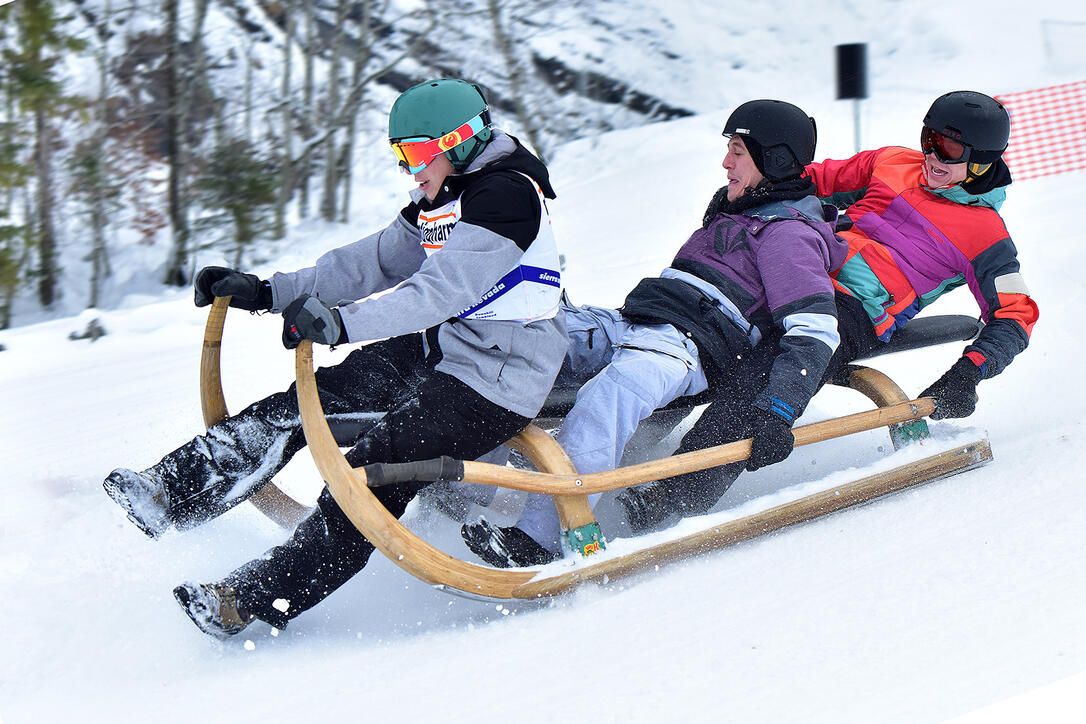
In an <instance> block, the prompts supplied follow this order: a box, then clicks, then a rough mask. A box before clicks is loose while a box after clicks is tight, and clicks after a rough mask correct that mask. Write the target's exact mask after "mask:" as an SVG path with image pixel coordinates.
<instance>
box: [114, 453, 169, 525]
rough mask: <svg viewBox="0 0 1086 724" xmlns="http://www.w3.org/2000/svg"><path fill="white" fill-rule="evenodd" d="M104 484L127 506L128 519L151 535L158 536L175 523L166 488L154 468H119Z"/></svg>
mask: <svg viewBox="0 0 1086 724" xmlns="http://www.w3.org/2000/svg"><path fill="white" fill-rule="evenodd" d="M102 487H103V488H105V490H106V494H107V495H109V497H110V498H112V499H113V502H114V503H116V504H117V505H119V506H121V507H122V508H123V509H124V512H125V513H127V514H128V519H129V520H130V521H132V522H133V523H135V524H136V527H137V528H139V529H140V530H142V531H143V532H144V533H146V534H147V535H148V536H150V537H151V538H158V537H159V536H160V535H162V534H163V533H164V532H166V529H167V528H169V527H170V525H171V524H172V521H171V520H170V516H169V507H170V499H169V496H168V495H167V493H166V487H165V486H164V485H163V484H162V480H161V479H160V478H159V477H158V476H157V475H155V474H154V473H153V472H152V471H150V470H147V471H144V472H143V473H137V472H134V471H132V470H126V469H125V468H118V469H116V470H114V471H113V472H112V473H110V474H109V477H107V478H106V479H105V482H103V483H102Z"/></svg>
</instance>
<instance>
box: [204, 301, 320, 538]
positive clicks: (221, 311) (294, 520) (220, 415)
mask: <svg viewBox="0 0 1086 724" xmlns="http://www.w3.org/2000/svg"><path fill="white" fill-rule="evenodd" d="M229 308H230V297H215V301H214V302H213V303H212V305H211V309H210V310H209V311H208V315H207V325H206V326H205V327H204V347H203V352H202V353H201V355H200V410H201V411H202V412H203V415H204V424H205V425H207V426H208V427H211V426H212V425H214V424H215V423H217V422H222V421H223V420H225V419H226V418H227V416H228V415H229V413H228V412H227V409H226V398H225V396H224V395H223V391H222V372H221V356H222V354H221V352H222V331H223V326H224V325H225V323H226V310H227V309H229ZM249 502H250V503H252V504H253V507H255V508H256V509H257V510H259V511H260V512H261V513H263V514H264V515H266V516H268V517H269V518H270V519H271V520H272V521H274V522H275V523H278V524H279V525H281V526H283V527H284V528H293V527H294V526H296V525H298V523H300V522H302V519H304V518H305V517H306V516H307V515H309V507H307V506H305V505H302V504H301V503H299V502H298V501H296V500H295V499H294V498H292V497H290V496H289V495H287V494H286V493H284V492H283V491H282V490H280V489H279V488H278V487H276V485H275V483H270V482H269V483H268V484H266V485H265V486H264V487H263V488H261V489H260V490H258V491H256V492H255V493H253V494H252V495H251V496H249Z"/></svg>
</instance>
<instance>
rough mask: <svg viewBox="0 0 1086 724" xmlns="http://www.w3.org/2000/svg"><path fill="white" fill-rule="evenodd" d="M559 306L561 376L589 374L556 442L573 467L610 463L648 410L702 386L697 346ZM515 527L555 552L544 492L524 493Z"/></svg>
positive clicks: (591, 468) (660, 331) (609, 312)
mask: <svg viewBox="0 0 1086 724" xmlns="http://www.w3.org/2000/svg"><path fill="white" fill-rule="evenodd" d="M564 309H565V311H566V328H567V330H568V333H569V351H568V352H567V359H566V362H567V367H566V368H564V370H563V376H565V377H566V379H567V380H568V379H569V378H570V377H572V378H573V379H585V378H587V377H589V376H590V375H591V379H589V380H588V382H586V383H585V384H584V386H583V387H581V389H580V390H579V391H578V393H577V401H576V403H575V404H574V406H573V409H572V410H570V412H569V414H568V415H567V416H566V419H565V422H564V423H563V424H562V428H561V430H560V431H559V433H558V442H559V443H561V445H562V447H563V448H565V451H566V452H567V453H568V454H569V457H570V459H571V460H572V461H573V464H574V465H575V466H576V468H577V471H578V472H580V473H582V474H586V475H587V474H589V473H598V472H602V471H604V470H611V469H612V468H615V467H618V464H619V460H620V459H621V458H622V451H623V450H624V449H625V447H626V443H627V442H629V441H630V438H631V437H632V436H633V434H634V431H635V430H636V429H637V425H638V424H639V423H640V422H641V421H642V420H644V419H645V418H646V417H648V416H649V415H651V414H652V412H653V410H656V409H658V408H660V407H664V406H665V405H667V404H668V403H669V402H671V401H672V400H674V399H675V398H677V397H681V396H683V395H696V394H697V393H699V392H702V391H703V390H705V389H706V386H707V383H706V380H705V373H704V371H703V370H702V367H701V363H700V362H699V360H698V348H697V347H696V346H695V345H694V343H693V341H691V340H690V339H689V338H688V337H686V335H685V334H683V333H682V332H680V331H679V330H678V329H676V328H675V327H673V326H671V325H670V324H652V325H647V324H634V323H632V322H628V321H626V320H625V319H623V318H622V316H621V315H620V314H619V313H618V312H617V311H615V310H613V309H604V308H602V307H589V306H584V307H573V306H564ZM561 382H562V378H561V377H560V379H559V383H561ZM598 499H599V495H598V494H597V495H591V496H589V502H590V503H592V504H593V505H595V503H596V501H597V500H598ZM517 527H519V528H520V529H521V530H523V531H524V532H526V533H528V534H529V535H530V536H532V538H534V539H535V540H536V541H538V542H539V543H540V544H541V545H543V546H544V547H546V548H547V549H548V550H551V551H552V552H555V553H559V552H561V544H560V542H559V523H558V512H557V510H556V509H555V507H554V501H553V500H552V499H551V497H550V496H548V495H530V496H528V501H527V503H526V505H525V508H524V512H523V513H522V514H521V517H520V520H519V521H518V522H517Z"/></svg>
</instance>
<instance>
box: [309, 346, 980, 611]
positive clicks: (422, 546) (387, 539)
mask: <svg viewBox="0 0 1086 724" xmlns="http://www.w3.org/2000/svg"><path fill="white" fill-rule="evenodd" d="M295 361H296V367H297V377H298V379H297V389H298V404H299V408H300V410H301V415H302V425H303V428H304V430H305V435H306V441H307V443H308V444H309V448H310V452H311V453H312V455H313V458H314V461H315V462H316V465H317V468H318V469H319V470H320V472H321V475H322V476H323V477H324V479H325V481H326V482H327V483H328V487H329V489H330V491H331V493H332V496H333V497H334V498H335V499H336V502H338V503H339V505H340V506H341V507H342V508H343V510H344V512H345V513H346V514H347V517H348V518H350V520H351V522H353V523H354V525H355V526H356V527H357V528H358V529H359V530H360V531H361V532H362V534H363V535H365V536H366V538H368V539H369V540H370V542H371V543H373V544H374V546H376V547H377V549H378V550H380V551H381V552H382V553H384V554H385V555H386V556H387V557H388V558H389V559H390V560H392V561H393V562H394V563H396V564H397V565H398V566H400V567H401V568H403V569H404V570H405V571H407V572H408V573H410V574H411V575H413V576H415V577H417V578H419V579H421V580H423V581H425V582H427V583H430V584H431V585H435V586H441V587H449V588H454V589H456V590H458V591H463V592H465V593H468V594H471V595H476V596H486V597H491V598H519V599H531V598H538V597H542V596H551V595H556V594H560V593H564V592H567V591H569V590H571V589H572V588H574V587H576V586H578V585H580V584H581V583H584V582H585V581H608V580H616V579H618V578H621V577H624V576H628V575H631V574H634V573H637V572H639V571H641V570H645V569H648V568H651V567H653V566H658V565H661V564H664V563H668V562H670V561H673V560H677V559H681V558H685V557H688V556H690V555H696V554H698V553H703V552H707V551H710V550H714V549H716V548H720V547H723V546H726V545H731V544H733V543H737V542H739V541H743V540H747V539H749V538H753V537H755V536H758V535H762V534H764V533H767V532H769V531H772V530H776V529H778V528H782V527H784V526H787V525H791V524H793V523H797V522H800V521H803V520H808V519H810V518H814V517H818V516H821V515H825V514H826V513H829V512H832V511H835V510H840V509H842V508H846V507H849V506H851V505H855V504H857V503H860V502H864V501H866V500H870V499H872V498H875V497H878V496H881V495H885V494H887V493H890V492H893V491H895V490H900V489H902V488H905V487H909V486H911V485H916V484H918V483H921V482H927V481H929V480H933V479H936V478H938V477H943V476H945V475H949V474H952V473H955V472H960V471H962V470H966V469H969V468H972V467H976V466H978V465H982V464H984V463H986V462H988V461H989V460H991V457H992V456H991V449H990V448H989V446H988V443H987V440H981V441H978V442H973V443H969V444H967V445H962V446H959V447H958V448H956V449H953V450H948V451H946V452H944V453H940V454H937V455H933V456H930V457H928V458H924V459H923V460H920V461H917V462H914V463H910V464H908V465H904V466H901V467H899V468H895V469H893V470H889V471H886V472H884V473H878V474H876V475H872V476H868V477H866V478H863V479H862V480H858V481H854V482H852V483H848V484H845V485H841V486H838V487H836V488H833V489H831V490H827V491H825V492H822V493H818V494H815V495H811V496H808V497H806V498H802V499H800V500H797V501H794V502H792V503H786V504H784V505H779V506H776V507H775V508H771V509H769V510H767V511H764V512H762V513H758V514H755V515H751V516H747V517H745V518H741V519H739V520H735V521H730V522H728V523H726V524H723V525H719V526H714V527H713V528H711V529H709V530H706V531H703V532H701V533H697V534H695V535H691V536H686V537H684V538H680V539H678V540H672V541H668V542H666V543H664V544H661V545H657V546H654V547H652V548H648V549H644V550H640V551H636V552H634V553H630V554H627V555H623V556H615V557H604V559H603V560H601V561H599V562H598V563H587V564H584V565H576V566H575V567H573V568H572V569H570V568H566V569H564V570H560V571H559V572H558V573H557V574H556V575H553V576H550V577H539V576H538V575H537V571H536V570H533V569H512V570H506V569H495V568H487V567H483V566H478V565H475V564H472V563H467V562H465V561H462V560H460V559H457V558H453V557H452V556H449V555H447V554H446V553H443V552H442V551H439V550H437V549H436V548H434V547H433V546H431V545H430V544H428V543H426V542H425V541H423V540H421V539H420V538H419V537H418V536H416V535H415V534H414V533H412V532H411V531H409V530H408V529H407V528H406V527H404V526H403V524H401V523H400V521H399V520H397V519H396V518H395V517H394V516H393V515H392V514H390V513H389V512H388V511H387V510H386V509H385V507H384V506H383V505H381V504H380V502H379V501H378V500H377V498H376V497H374V495H373V493H372V492H370V490H369V487H368V485H367V479H366V473H365V470H364V469H352V468H351V466H350V463H348V462H347V460H346V459H345V458H344V457H343V454H342V453H341V452H340V450H339V447H338V446H337V445H336V441H335V438H334V437H333V436H332V432H331V430H330V429H329V428H328V424H327V422H326V421H325V418H324V412H323V410H322V408H321V403H320V399H319V397H318V394H317V385H316V379H315V377H314V374H313V350H312V343H310V342H308V341H303V342H302V343H301V345H299V347H298V349H297V353H296V358H295ZM878 374H879V373H876V374H875V376H874V378H871V377H865V379H868V382H869V385H870V386H871V387H872V389H873V390H874V393H875V394H872V395H869V396H872V397H876V396H878V397H884V398H893V397H895V396H897V394H899V393H900V394H901V395H902V396H904V393H901V392H900V389H899V388H897V387H896V385H893V383H892V382H891V383H890V385H893V386H892V387H887V386H886V385H885V384H884V381H882V380H881V379H880V378H878ZM883 377H884V376H883ZM887 379H888V378H887ZM895 390H896V392H895ZM865 394H866V393H865ZM932 411H933V404H932V401H931V400H930V399H926V398H923V399H919V400H911V401H906V402H899V403H897V404H892V405H890V406H888V407H883V408H879V409H876V410H872V411H870V412H863V413H858V414H855V415H849V416H847V417H843V418H837V419H835V420H827V421H825V422H820V423H815V424H813V425H805V426H802V427H799V428H796V430H795V435H796V444H797V445H806V444H811V443H813V442H818V441H821V440H827V439H830V438H833V437H840V436H842V435H847V434H851V433H854V432H859V431H862V430H869V429H873V428H876V427H882V426H885V425H892V424H896V423H901V422H906V421H910V420H917V419H920V418H922V417H923V416H925V415H930V414H931V412H932ZM510 444H511V445H514V446H516V447H518V448H520V449H521V450H524V451H526V454H527V455H528V456H529V458H530V459H532V461H533V462H534V463H535V464H536V465H537V467H539V468H540V469H541V471H542V472H531V471H523V470H516V469H511V468H507V467H501V466H496V465H488V464H485V463H476V462H472V461H465V462H464V463H463V466H464V468H463V470H464V474H463V479H464V480H470V481H471V482H475V483H484V484H488V485H495V486H501V487H508V488H515V489H518V490H524V491H528V492H540V493H546V494H551V495H555V496H556V501H558V505H559V511H560V513H561V512H562V510H563V507H562V502H563V499H565V500H566V501H567V502H569V503H570V504H571V506H572V507H573V508H574V509H575V510H579V511H580V512H581V513H584V509H586V508H587V500H586V498H585V497H584V496H585V495H586V494H587V493H590V492H602V491H605V490H613V489H616V488H620V487H626V486H629V485H634V484H637V483H641V482H648V481H652V480H659V479H661V478H664V477H668V476H671V475H676V474H679V473H683V472H690V471H694V470H703V469H706V468H710V467H715V466H718V465H722V464H725V463H728V462H734V461H738V460H742V459H745V458H746V457H747V456H748V455H749V454H750V441H749V440H743V441H739V442H735V443H730V444H727V445H720V446H716V447H713V448H708V449H706V450H702V451H698V452H696V453H687V454H683V455H676V456H673V457H670V458H666V459H664V460H658V461H653V462H649V463H643V464H641V465H632V466H628V467H624V468H619V469H617V470H612V471H608V472H605V473H597V474H593V475H584V476H578V475H577V474H576V473H575V472H574V470H573V468H572V465H571V464H570V463H569V459H568V457H566V455H565V453H564V452H563V451H562V450H561V447H560V446H558V444H557V443H556V442H555V441H554V440H553V439H552V438H551V437H550V436H549V435H547V434H546V433H545V432H543V431H542V430H539V429H538V428H535V427H534V426H529V427H528V428H527V429H526V430H525V431H524V432H522V433H521V434H520V435H518V436H517V438H515V439H514V441H511V443H510ZM555 448H557V449H555ZM587 515H588V516H591V512H590V511H589V512H587ZM563 517H566V516H565V515H563ZM589 520H591V517H589ZM563 522H564V524H565V522H566V521H563ZM567 528H568V525H567Z"/></svg>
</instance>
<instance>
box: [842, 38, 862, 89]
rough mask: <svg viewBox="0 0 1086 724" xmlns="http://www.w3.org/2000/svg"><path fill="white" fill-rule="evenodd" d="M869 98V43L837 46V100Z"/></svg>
mask: <svg viewBox="0 0 1086 724" xmlns="http://www.w3.org/2000/svg"><path fill="white" fill-rule="evenodd" d="M847 98H856V99H860V98H867V43H847V44H845V45H838V46H837V100H845V99H847Z"/></svg>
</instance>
